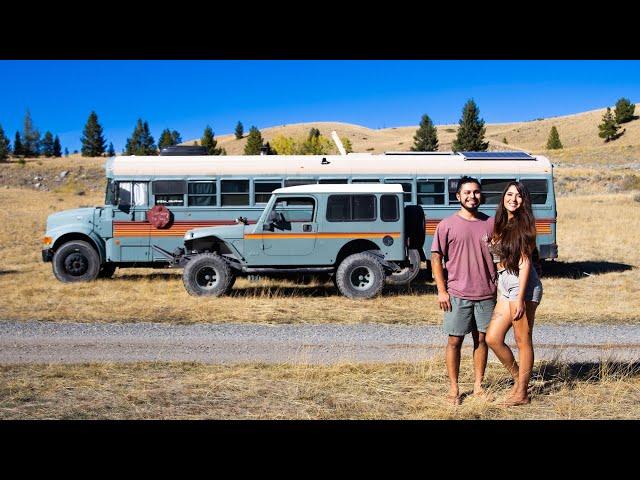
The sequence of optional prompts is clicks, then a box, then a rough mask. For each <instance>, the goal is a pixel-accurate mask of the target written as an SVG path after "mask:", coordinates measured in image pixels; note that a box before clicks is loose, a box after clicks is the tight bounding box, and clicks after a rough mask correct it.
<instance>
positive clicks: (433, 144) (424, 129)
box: [411, 115, 438, 152]
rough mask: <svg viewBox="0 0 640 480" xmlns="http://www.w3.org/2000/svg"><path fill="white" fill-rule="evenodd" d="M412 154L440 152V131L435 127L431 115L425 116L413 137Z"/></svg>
mask: <svg viewBox="0 0 640 480" xmlns="http://www.w3.org/2000/svg"><path fill="white" fill-rule="evenodd" d="M413 140H414V142H413V146H412V147H411V151H412V152H435V151H436V150H438V129H437V128H436V127H435V126H434V125H433V122H432V121H431V119H430V118H429V115H423V116H422V120H420V127H419V128H418V130H416V134H415V135H414V136H413Z"/></svg>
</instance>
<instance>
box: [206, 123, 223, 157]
mask: <svg viewBox="0 0 640 480" xmlns="http://www.w3.org/2000/svg"><path fill="white" fill-rule="evenodd" d="M200 144H201V145H202V146H203V147H205V148H206V149H207V155H222V151H223V149H222V148H216V145H218V141H217V140H216V139H215V138H214V133H213V130H212V129H211V127H210V126H209V125H207V127H206V128H205V129H204V133H203V134H202V138H201V139H200ZM225 154H226V152H225Z"/></svg>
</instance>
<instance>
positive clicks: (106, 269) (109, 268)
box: [98, 263, 116, 278]
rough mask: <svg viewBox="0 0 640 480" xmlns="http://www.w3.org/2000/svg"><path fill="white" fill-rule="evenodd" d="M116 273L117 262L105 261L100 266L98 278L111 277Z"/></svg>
mask: <svg viewBox="0 0 640 480" xmlns="http://www.w3.org/2000/svg"><path fill="white" fill-rule="evenodd" d="M114 273H116V264H115V263H104V264H102V266H101V267H100V271H99V272H98V278H111V277H113V274H114Z"/></svg>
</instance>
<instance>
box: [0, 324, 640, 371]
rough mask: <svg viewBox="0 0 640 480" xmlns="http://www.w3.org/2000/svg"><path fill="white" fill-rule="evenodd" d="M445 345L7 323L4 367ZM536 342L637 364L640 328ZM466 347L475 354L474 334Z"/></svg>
mask: <svg viewBox="0 0 640 480" xmlns="http://www.w3.org/2000/svg"><path fill="white" fill-rule="evenodd" d="M508 343H510V344H511V345H512V346H513V345H514V343H513V338H512V337H511V336H510V337H508ZM444 344H445V335H444V334H443V333H442V331H441V328H440V327H438V326H407V325H402V326H394V325H379V324H364V325H330V324H322V325H320V324H319V325H308V324H307V325H278V326H271V325H247V324H244V325H237V324H217V325H215V324H214V325H210V324H209V325H167V324H162V323H135V324H133V323H132V324H87V323H50V322H38V321H30V322H8V321H7V322H0V364H19V363H83V362H138V361H163V362H169V361H193V362H203V363H225V364H227V363H244V362H265V363H312V364H330V363H340V362H372V363H375V362H383V363H386V362H407V361H408V362H410V361H419V360H426V359H429V358H433V357H437V356H442V355H443V353H444ZM534 345H535V353H536V359H539V360H543V359H547V360H548V359H554V358H558V359H561V360H567V361H580V362H586V361H601V360H605V359H612V360H613V359H615V360H619V361H635V360H640V328H638V327H637V326H635V325H615V326H602V325H592V326H571V325H563V326H551V325H549V326H547V325H542V326H539V327H536V328H535V330H534ZM464 347H465V352H464V354H469V353H470V347H471V337H470V336H467V338H466V339H465V345H464ZM489 359H490V361H491V360H493V361H496V359H495V357H493V355H492V354H490V358H489Z"/></svg>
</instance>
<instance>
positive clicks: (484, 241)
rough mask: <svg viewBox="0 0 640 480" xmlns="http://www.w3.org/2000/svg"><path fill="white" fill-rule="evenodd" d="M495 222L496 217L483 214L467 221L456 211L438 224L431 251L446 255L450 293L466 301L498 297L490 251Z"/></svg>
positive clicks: (448, 289) (445, 266)
mask: <svg viewBox="0 0 640 480" xmlns="http://www.w3.org/2000/svg"><path fill="white" fill-rule="evenodd" d="M493 223H494V219H493V217H489V216H487V215H485V214H483V213H479V214H478V218H477V219H476V220H465V219H464V218H462V217H461V216H460V215H458V214H457V213H456V214H454V215H451V216H450V217H447V218H445V219H443V220H442V221H441V222H440V223H439V224H438V227H437V228H436V232H435V234H434V235H433V243H432V244H431V251H432V252H438V253H440V254H441V255H442V256H443V257H444V260H445V264H444V268H445V269H446V270H447V291H448V292H449V294H450V295H453V296H454V297H458V298H464V299H467V300H486V299H488V298H492V297H494V296H495V294H496V285H495V283H494V281H493V280H494V278H495V273H496V269H495V265H494V264H493V256H492V255H491V252H489V241H490V240H491V235H492V233H493Z"/></svg>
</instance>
